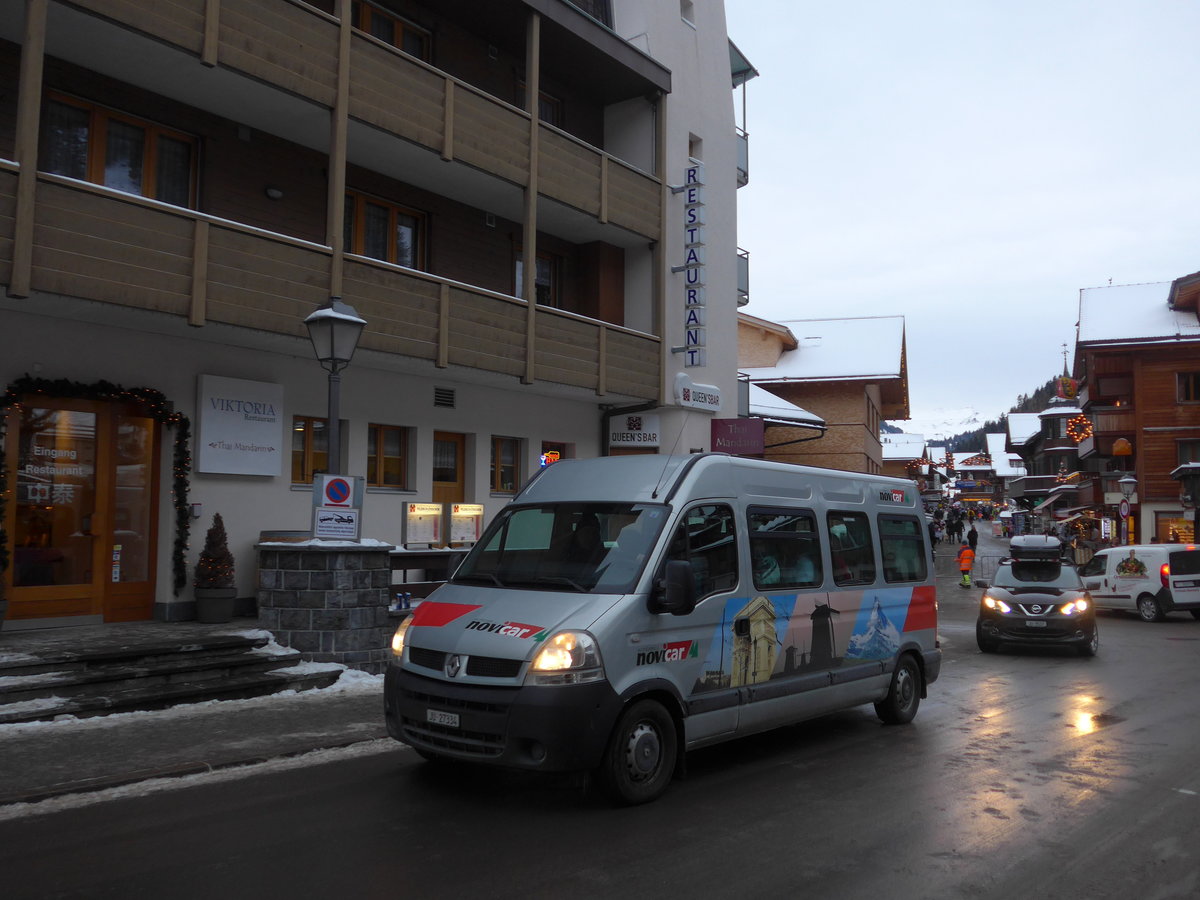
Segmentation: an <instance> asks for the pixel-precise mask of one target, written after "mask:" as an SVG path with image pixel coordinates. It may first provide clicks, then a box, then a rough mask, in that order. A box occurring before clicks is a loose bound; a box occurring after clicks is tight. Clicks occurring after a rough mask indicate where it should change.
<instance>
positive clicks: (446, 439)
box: [433, 431, 467, 503]
mask: <svg viewBox="0 0 1200 900" xmlns="http://www.w3.org/2000/svg"><path fill="white" fill-rule="evenodd" d="M466 448H467V438H466V435H463V434H454V433H453V432H449V431H435V432H434V433H433V502H434V503H462V502H464V501H465V500H466V499H467V496H466V478H465V477H464V474H463V465H464V459H465V457H466Z"/></svg>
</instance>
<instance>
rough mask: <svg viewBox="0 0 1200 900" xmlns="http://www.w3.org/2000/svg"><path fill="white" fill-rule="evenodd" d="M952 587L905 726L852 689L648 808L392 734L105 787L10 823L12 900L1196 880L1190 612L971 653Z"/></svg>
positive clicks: (723, 893) (902, 890) (1195, 679)
mask: <svg viewBox="0 0 1200 900" xmlns="http://www.w3.org/2000/svg"><path fill="white" fill-rule="evenodd" d="M998 546H999V544H998V542H997V543H996V544H993V543H992V542H991V539H990V538H985V540H984V542H983V545H982V549H983V552H984V553H988V552H989V550H990V549H992V548H993V547H998ZM942 584H943V585H944V588H943V589H941V590H940V591H939V594H940V599H941V625H940V632H941V636H942V643H943V649H944V651H945V661H944V665H943V669H942V677H941V679H940V680H939V681H938V682H937V683H935V684H934V685H933V686H932V687H931V689H930V696H929V698H928V699H927V700H926V701H924V702H923V704H922V706H921V709H920V712H919V713H918V715H917V718H916V720H915V721H914V722H913V723H912V724H911V725H909V726H902V727H894V728H887V727H884V726H882V725H880V724H879V721H878V720H877V719H876V718H875V716H874V713H873V711H872V710H871V708H870V707H863V708H859V709H855V710H850V711H847V712H843V713H839V714H837V715H834V716H830V717H827V718H824V719H821V720H818V721H815V722H810V723H806V724H804V725H800V726H796V727H792V728H787V729H782V730H779V731H776V732H772V733H770V734H767V735H762V736H758V737H754V738H750V739H746V740H743V741H738V742H734V743H731V744H727V745H724V746H721V747H716V748H710V749H708V750H703V751H699V752H697V753H694V754H692V755H691V756H690V758H689V773H688V777H687V778H686V779H684V780H681V781H678V782H676V783H675V784H674V785H673V786H672V788H671V790H670V791H669V792H668V793H667V795H666V796H665V797H664V798H663V799H662V800H660V801H659V802H657V803H655V804H652V805H650V806H646V807H640V808H636V809H622V810H618V809H611V808H609V807H608V806H607V805H606V804H605V803H604V802H603V801H602V800H600V799H599V798H597V797H596V796H595V795H594V794H593V793H587V792H585V791H584V790H583V789H582V788H581V785H580V783H579V782H578V780H575V779H563V780H559V781H546V780H539V779H531V778H526V777H519V776H501V775H497V774H495V773H491V772H474V773H467V774H465V775H464V774H463V773H462V772H461V771H455V770H445V771H442V770H439V768H438V767H436V766H430V765H426V764H424V763H421V762H420V761H419V760H418V759H417V757H416V756H415V755H414V754H412V753H411V752H410V751H407V750H404V749H399V748H397V749H395V750H388V751H386V752H382V753H380V754H377V755H373V756H366V757H362V758H358V759H354V760H349V761H344V762H338V763H331V764H327V765H321V766H311V767H307V768H303V769H299V770H297V771H292V772H276V773H269V774H262V775H257V776H255V777H251V778H247V779H245V780H242V781H236V782H230V783H219V784H206V785H201V786H198V787H192V788H187V789H181V790H175V791H172V792H169V793H165V794H160V795H154V796H148V797H143V798H135V799H129V800H114V801H110V802H105V803H100V804H97V805H94V806H89V807H86V808H82V809H77V810H72V811H68V812H63V813H56V814H52V815H43V816H34V817H28V818H24V819H17V820H13V821H8V822H2V823H0V871H2V872H3V873H4V875H3V878H4V885H5V887H4V896H6V897H9V898H17V897H25V896H29V897H54V896H86V897H103V896H111V897H121V898H131V897H217V896H221V897H251V896H253V897H282V896H289V897H339V896H346V897H350V896H354V897H389V898H395V897H422V898H423V897H456V898H463V897H478V896H488V897H497V898H498V897H521V898H528V897H531V896H532V897H572V898H579V897H588V898H591V897H621V898H626V897H637V896H646V895H654V896H665V895H668V894H669V895H670V896H677V897H732V896H739V897H752V896H766V895H770V894H775V893H780V894H782V893H783V892H788V893H790V894H793V895H795V894H796V893H797V892H802V893H803V894H805V895H808V896H838V897H849V898H858V897H863V898H866V897H877V896H889V897H901V898H917V897H929V898H960V897H961V898H967V897H970V898H1022V897H1030V898H1034V897H1036V898H1042V897H1056V898H1069V897H1087V898H1106V897H1120V898H1133V897H1137V898H1143V900H1144V898H1173V897H1180V898H1183V897H1188V898H1192V897H1195V896H1198V895H1200V841H1198V840H1197V838H1196V835H1197V834H1200V828H1198V826H1200V753H1198V752H1197V745H1198V744H1200V715H1198V713H1200V701H1198V700H1197V691H1198V688H1200V622H1197V621H1195V620H1193V619H1192V618H1191V617H1190V616H1188V615H1186V614H1175V615H1172V616H1171V617H1169V619H1168V621H1166V622H1164V623H1161V624H1146V623H1143V622H1141V621H1139V620H1138V619H1136V618H1135V617H1133V616H1128V617H1120V616H1117V617H1114V616H1102V617H1101V619H1100V628H1101V646H1100V653H1099V655H1098V656H1097V657H1096V658H1094V659H1084V658H1081V657H1078V656H1077V655H1075V654H1074V653H1073V652H1070V651H1067V650H1062V651H1057V650H1055V651H1051V650H1046V651H1029V652H1011V651H1008V652H1004V653H1000V654H996V655H987V656H984V655H982V654H980V653H979V652H978V651H977V649H976V647H975V641H974V620H975V604H976V603H977V602H978V596H979V593H980V592H979V591H978V590H971V591H965V590H960V589H958V588H957V587H955V586H953V583H952V582H948V581H947V580H946V579H943V580H942Z"/></svg>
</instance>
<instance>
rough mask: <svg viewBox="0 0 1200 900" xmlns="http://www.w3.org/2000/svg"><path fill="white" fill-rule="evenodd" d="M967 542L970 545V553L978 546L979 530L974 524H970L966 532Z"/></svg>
mask: <svg viewBox="0 0 1200 900" xmlns="http://www.w3.org/2000/svg"><path fill="white" fill-rule="evenodd" d="M967 544H968V545H969V546H970V548H971V552H972V553H974V552H975V550H976V549H977V548H978V547H979V532H978V531H976V530H975V526H974V524H972V525H971V530H970V531H968V532H967Z"/></svg>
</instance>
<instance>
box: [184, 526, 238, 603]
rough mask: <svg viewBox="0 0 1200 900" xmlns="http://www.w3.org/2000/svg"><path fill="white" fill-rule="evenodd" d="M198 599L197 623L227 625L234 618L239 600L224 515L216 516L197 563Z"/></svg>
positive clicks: (194, 583) (196, 584) (196, 588)
mask: <svg viewBox="0 0 1200 900" xmlns="http://www.w3.org/2000/svg"><path fill="white" fill-rule="evenodd" d="M192 585H193V587H194V589H195V596H196V619H197V621H200V622H207V623H219V622H228V621H229V620H230V619H232V618H233V602H234V600H235V599H237V588H236V587H235V586H234V572H233V554H232V553H230V552H229V539H228V537H227V536H226V534H225V522H224V521H223V520H222V519H221V514H220V513H216V514H215V515H214V516H213V521H212V525H211V526H209V529H208V534H207V535H206V536H205V538H204V549H203V550H202V551H201V552H200V558H199V559H198V560H197V561H196V573H195V578H194V579H193V581H192Z"/></svg>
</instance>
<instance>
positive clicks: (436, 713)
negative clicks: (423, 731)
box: [425, 709, 458, 728]
mask: <svg viewBox="0 0 1200 900" xmlns="http://www.w3.org/2000/svg"><path fill="white" fill-rule="evenodd" d="M425 721H426V722H428V723H429V724H431V725H444V726H445V727H447V728H457V727H458V713H452V712H443V711H442V710H440V709H427V710H425Z"/></svg>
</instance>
